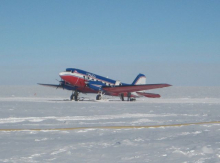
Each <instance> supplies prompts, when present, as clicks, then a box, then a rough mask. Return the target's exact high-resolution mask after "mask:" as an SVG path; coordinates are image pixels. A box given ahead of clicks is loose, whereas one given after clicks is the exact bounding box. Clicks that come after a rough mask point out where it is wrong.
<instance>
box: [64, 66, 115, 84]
mask: <svg viewBox="0 0 220 163" xmlns="http://www.w3.org/2000/svg"><path fill="white" fill-rule="evenodd" d="M66 71H71V72H74V71H77V72H78V73H80V74H83V75H85V76H88V75H91V77H92V78H94V79H98V80H102V81H103V82H108V83H111V84H115V82H116V81H115V80H112V79H109V78H105V77H103V76H100V75H96V74H94V73H91V72H88V71H84V70H80V69H76V68H67V69H66Z"/></svg>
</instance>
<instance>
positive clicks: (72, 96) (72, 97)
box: [70, 91, 79, 101]
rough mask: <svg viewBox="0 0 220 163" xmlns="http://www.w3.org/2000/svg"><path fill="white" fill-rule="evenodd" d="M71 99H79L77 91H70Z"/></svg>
mask: <svg viewBox="0 0 220 163" xmlns="http://www.w3.org/2000/svg"><path fill="white" fill-rule="evenodd" d="M73 99H74V100H75V101H79V92H77V91H75V92H74V93H72V95H71V96H70V101H72V100H73Z"/></svg>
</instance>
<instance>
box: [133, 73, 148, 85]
mask: <svg viewBox="0 0 220 163" xmlns="http://www.w3.org/2000/svg"><path fill="white" fill-rule="evenodd" d="M141 84H146V76H145V75H144V74H139V75H138V76H137V77H136V78H135V79H134V81H133V83H132V85H141Z"/></svg>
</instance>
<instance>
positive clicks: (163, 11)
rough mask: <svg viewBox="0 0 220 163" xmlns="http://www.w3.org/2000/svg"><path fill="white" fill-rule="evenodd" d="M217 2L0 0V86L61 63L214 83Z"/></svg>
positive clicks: (126, 77) (39, 75) (219, 64)
mask: <svg viewBox="0 0 220 163" xmlns="http://www.w3.org/2000/svg"><path fill="white" fill-rule="evenodd" d="M219 8H220V1H219V0H178V1H176V0H170V1H169V0H167V1H164V0H157V1H153V0H108V1H107V0H78V1H74V0H65V1H58V0H45V1H43V0H41V1H39V0H31V1H29V0H19V1H18V0H16V1H14V0H10V1H8V0H1V1H0V57H1V59H0V73H1V79H0V85H35V84H36V83H38V82H44V83H56V81H55V79H59V76H58V73H59V72H61V71H63V70H65V68H67V67H75V68H80V69H83V70H88V71H91V72H94V73H97V74H100V75H103V76H108V77H110V78H113V79H119V80H121V81H123V82H128V83H131V82H132V81H133V79H134V78H135V77H136V75H137V74H138V73H144V74H145V75H146V76H147V83H169V84H172V85H176V86H219V85H220V30H219V29H220V19H219V17H220V10H219Z"/></svg>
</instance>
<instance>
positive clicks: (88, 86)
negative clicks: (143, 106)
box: [38, 68, 171, 101]
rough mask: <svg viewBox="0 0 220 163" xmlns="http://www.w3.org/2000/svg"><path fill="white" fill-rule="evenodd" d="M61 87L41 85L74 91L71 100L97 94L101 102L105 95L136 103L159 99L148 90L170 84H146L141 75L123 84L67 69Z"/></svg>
mask: <svg viewBox="0 0 220 163" xmlns="http://www.w3.org/2000/svg"><path fill="white" fill-rule="evenodd" d="M59 76H60V77H61V81H59V85H54V84H41V83H38V84H39V85H43V86H49V87H55V88H62V89H66V90H70V91H72V95H71V96H70V100H75V101H78V100H79V93H85V94H87V93H94V94H97V96H96V100H101V99H102V96H103V95H109V96H119V97H120V99H121V100H122V101H124V97H127V100H128V101H134V100H136V98H137V97H149V98H159V97H160V95H159V94H153V93H147V92H145V91H146V90H149V89H156V88H163V87H169V86H171V85H169V84H146V77H145V75H143V74H139V75H138V76H137V77H136V78H135V80H134V81H133V83H132V84H126V83H122V82H120V81H118V80H112V79H109V78H106V77H103V76H100V75H96V74H94V73H91V72H87V71H84V70H80V69H76V68H67V69H66V71H64V72H60V73H59Z"/></svg>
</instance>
